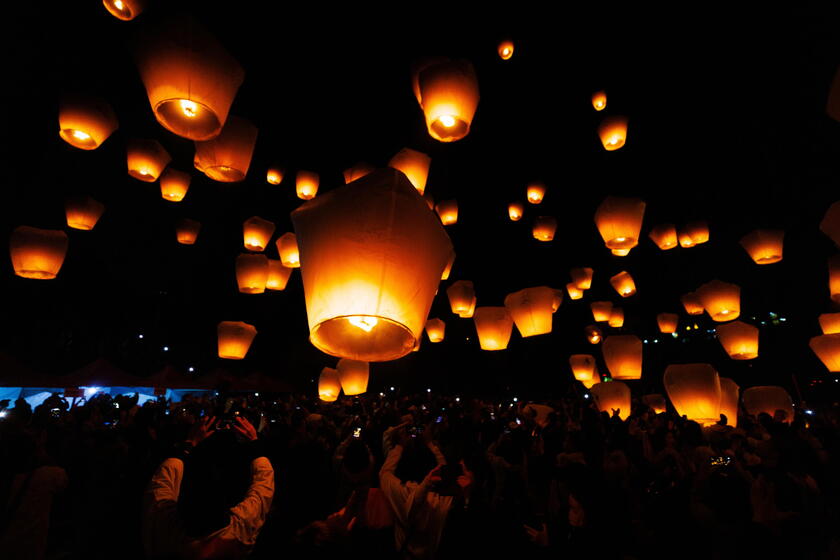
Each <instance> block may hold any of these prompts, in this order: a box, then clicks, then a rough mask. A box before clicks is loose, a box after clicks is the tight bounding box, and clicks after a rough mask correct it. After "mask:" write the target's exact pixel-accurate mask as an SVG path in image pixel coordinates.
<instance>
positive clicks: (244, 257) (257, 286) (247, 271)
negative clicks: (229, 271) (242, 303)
mask: <svg viewBox="0 0 840 560" xmlns="http://www.w3.org/2000/svg"><path fill="white" fill-rule="evenodd" d="M267 282H268V257H266V256H265V255H252V254H248V253H243V254H241V255H239V256H238V257H236V283H237V284H238V285H239V291H240V292H242V293H243V294H261V293H263V292H265V285H266V283H267Z"/></svg>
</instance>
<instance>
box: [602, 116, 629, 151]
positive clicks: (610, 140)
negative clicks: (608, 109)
mask: <svg viewBox="0 0 840 560" xmlns="http://www.w3.org/2000/svg"><path fill="white" fill-rule="evenodd" d="M598 136H600V137H601V144H602V145H603V146H604V149H605V150H607V151H608V152H613V151H615V150H618V149H619V148H622V147H624V144H625V143H626V142H627V117H619V116H613V117H607V118H605V119H604V120H603V121H601V125H600V126H599V127H598Z"/></svg>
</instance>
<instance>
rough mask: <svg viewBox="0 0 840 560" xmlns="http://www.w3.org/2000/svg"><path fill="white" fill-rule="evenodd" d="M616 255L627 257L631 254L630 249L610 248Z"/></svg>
mask: <svg viewBox="0 0 840 560" xmlns="http://www.w3.org/2000/svg"><path fill="white" fill-rule="evenodd" d="M610 252H611V253H612V254H613V256H614V257H626V256H627V255H629V254H630V249H610Z"/></svg>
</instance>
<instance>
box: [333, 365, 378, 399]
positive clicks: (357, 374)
mask: <svg viewBox="0 0 840 560" xmlns="http://www.w3.org/2000/svg"><path fill="white" fill-rule="evenodd" d="M336 369H337V370H338V379H339V381H340V382H341V388H342V390H343V391H344V394H345V395H346V396H348V397H352V396H355V395H361V394H362V393H364V392H365V391H367V386H368V378H369V377H370V364H369V363H367V362H362V361H360V360H350V359H348V358H342V359H340V360H338V365H337V366H336Z"/></svg>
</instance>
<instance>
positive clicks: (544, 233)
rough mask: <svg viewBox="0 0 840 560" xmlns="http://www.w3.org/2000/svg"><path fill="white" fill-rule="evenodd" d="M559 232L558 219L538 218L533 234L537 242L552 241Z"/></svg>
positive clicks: (535, 221)
mask: <svg viewBox="0 0 840 560" xmlns="http://www.w3.org/2000/svg"><path fill="white" fill-rule="evenodd" d="M556 231H557V218H555V217H554V216H537V218H536V219H535V220H534V227H533V229H532V231H531V233H532V234H533V235H534V239H536V240H537V241H552V240H553V239H554V232H556Z"/></svg>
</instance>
